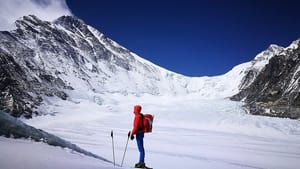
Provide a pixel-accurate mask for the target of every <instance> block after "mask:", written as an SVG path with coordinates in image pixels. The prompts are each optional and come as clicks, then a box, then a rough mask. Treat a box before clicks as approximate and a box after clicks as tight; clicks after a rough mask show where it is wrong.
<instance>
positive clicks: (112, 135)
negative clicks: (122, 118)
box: [110, 130, 116, 167]
mask: <svg viewBox="0 0 300 169" xmlns="http://www.w3.org/2000/svg"><path fill="white" fill-rule="evenodd" d="M110 136H111V142H112V149H113V160H114V167H115V166H116V161H115V146H114V133H113V130H111V133H110Z"/></svg>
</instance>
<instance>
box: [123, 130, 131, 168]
mask: <svg viewBox="0 0 300 169" xmlns="http://www.w3.org/2000/svg"><path fill="white" fill-rule="evenodd" d="M129 137H130V131H129V132H128V137H127V142H126V146H125V151H124V154H123V159H122V163H121V167H122V166H123V162H124V158H125V153H126V150H127V145H128V140H129Z"/></svg>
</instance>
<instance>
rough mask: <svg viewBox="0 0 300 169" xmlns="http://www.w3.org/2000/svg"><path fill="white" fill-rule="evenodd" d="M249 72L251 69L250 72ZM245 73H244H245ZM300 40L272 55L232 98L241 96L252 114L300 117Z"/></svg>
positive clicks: (237, 98)
mask: <svg viewBox="0 0 300 169" xmlns="http://www.w3.org/2000/svg"><path fill="white" fill-rule="evenodd" d="M249 73H250V75H247V76H251V72H249ZM247 76H246V77H247ZM299 78H300V40H297V41H295V42H293V43H292V45H291V46H290V47H288V48H286V49H284V50H282V51H281V52H279V53H277V54H276V55H275V56H273V57H272V58H271V59H270V60H269V63H268V64H266V66H265V67H264V68H263V69H262V71H261V72H260V73H259V74H258V75H257V76H256V78H255V79H254V81H253V82H252V83H251V84H250V85H249V86H247V87H246V88H244V89H242V90H241V91H240V92H239V93H238V94H237V95H234V96H233V97H232V98H231V99H232V100H243V101H244V102H245V107H246V109H247V110H248V111H249V113H251V114H255V115H266V116H274V117H288V118H299V117H300V95H299V92H300V80H299Z"/></svg>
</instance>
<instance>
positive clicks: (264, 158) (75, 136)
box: [25, 94, 300, 169]
mask: <svg viewBox="0 0 300 169" xmlns="http://www.w3.org/2000/svg"><path fill="white" fill-rule="evenodd" d="M102 97H103V98H105V99H104V101H103V103H102V105H98V104H96V103H95V102H93V100H92V99H91V100H90V102H89V101H87V100H80V99H79V100H77V102H76V104H74V103H73V102H60V103H58V104H57V105H56V106H50V107H45V110H51V111H56V112H58V113H57V114H55V116H41V117H36V118H33V119H31V120H25V122H26V123H28V124H30V125H33V126H35V127H37V128H42V129H44V130H46V131H48V132H50V133H53V134H56V135H58V136H60V137H62V138H64V139H66V140H69V141H71V142H73V143H75V144H77V145H79V146H80V147H82V148H84V149H86V150H88V151H91V152H93V153H95V154H97V155H99V156H102V157H104V158H106V159H110V160H112V142H111V137H110V132H111V130H113V131H114V143H115V154H116V162H117V163H118V164H120V163H121V161H122V155H123V153H124V148H125V144H126V141H127V133H128V131H130V130H131V127H132V120H133V113H132V109H133V105H134V104H141V105H142V106H143V109H142V112H144V113H151V114H154V115H155V119H154V128H153V133H151V134H146V135H145V139H144V142H145V143H144V145H145V149H146V164H147V165H149V166H150V167H153V168H173V169H174V168H176V169H182V168H195V167H196V168H206V169H217V168H225V169H240V168H243V169H244V168H255V169H257V168H258V169H269V168H272V169H283V168H284V169H296V168H298V166H299V164H300V163H299V159H300V123H299V121H296V120H290V119H280V118H270V117H261V116H252V115H247V114H245V113H244V112H243V111H242V108H241V103H239V102H232V101H229V100H224V99H215V100H204V99H202V100H199V99H195V98H188V97H186V98H183V97H181V98H172V97H167V96H165V97H157V96H156V97H152V96H147V95H145V96H144V97H130V96H121V95H118V94H111V95H107V96H106V97H105V96H102ZM137 160H138V151H137V148H136V142H135V140H134V141H129V144H128V149H127V153H126V156H125V161H124V165H123V166H124V167H125V168H127V167H132V166H133V165H134V163H136V162H137Z"/></svg>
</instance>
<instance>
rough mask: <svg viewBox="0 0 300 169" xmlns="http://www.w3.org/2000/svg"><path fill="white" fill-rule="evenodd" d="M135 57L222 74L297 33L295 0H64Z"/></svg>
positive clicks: (188, 71) (299, 5)
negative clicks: (136, 55) (134, 54)
mask: <svg viewBox="0 0 300 169" xmlns="http://www.w3.org/2000/svg"><path fill="white" fill-rule="evenodd" d="M67 4H68V6H69V8H70V9H71V11H72V13H73V14H74V15H76V16H77V17H79V18H81V19H82V20H84V21H85V22H86V23H87V24H89V25H91V26H93V27H95V28H96V29H98V30H99V31H100V32H102V33H104V34H105V35H106V36H108V37H109V38H111V39H113V40H114V41H116V42H118V43H119V44H121V45H123V46H124V47H126V48H127V49H129V50H131V51H132V52H135V53H137V54H138V55H139V56H141V57H143V58H145V59H147V60H150V61H151V62H153V63H155V64H157V65H159V66H162V67H164V68H166V69H168V70H171V71H174V72H177V73H180V74H183V75H187V76H212V75H219V74H224V73H226V72H227V71H229V70H230V69H231V68H232V67H234V66H235V65H237V64H240V63H243V62H247V61H250V60H252V59H253V58H254V57H255V55H256V54H258V53H259V52H261V51H262V50H264V49H266V48H267V47H268V46H269V45H270V44H277V45H280V46H284V47H286V46H287V45H289V44H290V43H291V42H292V41H294V40H296V39H298V38H300V22H299V16H300V14H299V11H300V1H299V0H281V1H279V0H178V1H176V0H67Z"/></svg>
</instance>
